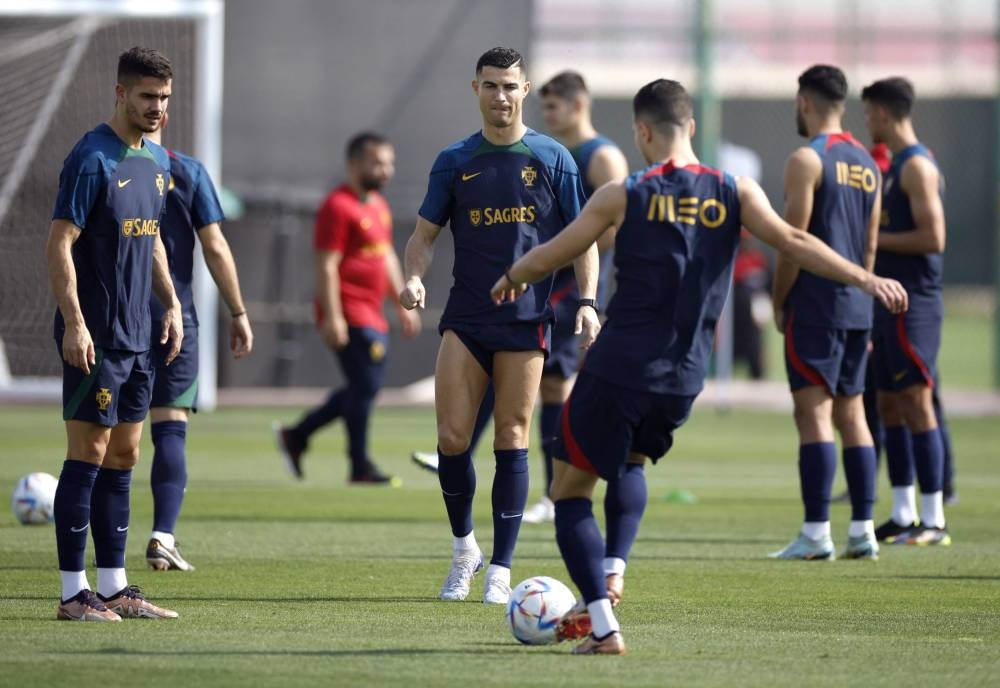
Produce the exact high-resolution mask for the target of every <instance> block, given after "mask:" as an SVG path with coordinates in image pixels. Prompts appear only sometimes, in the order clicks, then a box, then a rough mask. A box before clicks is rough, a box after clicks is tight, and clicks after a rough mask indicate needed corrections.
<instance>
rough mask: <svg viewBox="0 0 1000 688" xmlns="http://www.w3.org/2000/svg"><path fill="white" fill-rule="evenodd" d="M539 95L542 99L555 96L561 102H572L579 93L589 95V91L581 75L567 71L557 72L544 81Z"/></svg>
mask: <svg viewBox="0 0 1000 688" xmlns="http://www.w3.org/2000/svg"><path fill="white" fill-rule="evenodd" d="M539 93H540V94H541V96H542V98H547V97H549V96H555V97H556V98H562V99H563V100H573V99H574V98H576V97H577V96H578V95H580V94H581V93H589V91H588V90H587V82H586V81H584V80H583V75H581V74H580V73H579V72H574V71H572V70H567V71H565V72H559V73H558V74H556V75H555V76H554V77H552V78H551V79H549V80H548V81H546V82H545V84H544V85H543V86H542V88H541V89H540V90H539Z"/></svg>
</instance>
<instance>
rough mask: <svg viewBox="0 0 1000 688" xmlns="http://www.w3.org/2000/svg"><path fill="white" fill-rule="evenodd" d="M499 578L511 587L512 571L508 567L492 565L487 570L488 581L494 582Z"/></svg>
mask: <svg viewBox="0 0 1000 688" xmlns="http://www.w3.org/2000/svg"><path fill="white" fill-rule="evenodd" d="M495 578H499V579H500V580H502V581H503V582H504V583H506V584H507V587H508V588H509V587H510V569H509V568H507V567H506V566H498V565H497V564H490V565H489V566H488V567H487V569H486V580H493V579H495Z"/></svg>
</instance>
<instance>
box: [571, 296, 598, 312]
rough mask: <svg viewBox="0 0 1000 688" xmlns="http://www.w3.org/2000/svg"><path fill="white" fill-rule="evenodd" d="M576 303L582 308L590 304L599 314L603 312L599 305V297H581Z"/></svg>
mask: <svg viewBox="0 0 1000 688" xmlns="http://www.w3.org/2000/svg"><path fill="white" fill-rule="evenodd" d="M576 303H577V308H581V307H583V306H590V307H591V308H593V309H594V312H595V313H597V314H598V315H600V314H601V309H600V308H598V307H597V299H580V300H579V301H577V302H576Z"/></svg>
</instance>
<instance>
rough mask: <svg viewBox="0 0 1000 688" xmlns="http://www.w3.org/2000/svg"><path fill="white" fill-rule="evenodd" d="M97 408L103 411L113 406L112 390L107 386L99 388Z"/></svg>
mask: <svg viewBox="0 0 1000 688" xmlns="http://www.w3.org/2000/svg"><path fill="white" fill-rule="evenodd" d="M96 399H97V408H98V409H100V410H101V411H107V410H108V407H109V406H111V390H110V389H108V388H107V387H101V388H100V389H98V390H97V396H96Z"/></svg>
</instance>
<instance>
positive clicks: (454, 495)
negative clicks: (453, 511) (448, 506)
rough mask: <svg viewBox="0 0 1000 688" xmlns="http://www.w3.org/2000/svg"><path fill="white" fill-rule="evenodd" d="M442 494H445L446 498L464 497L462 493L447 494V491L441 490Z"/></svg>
mask: <svg viewBox="0 0 1000 688" xmlns="http://www.w3.org/2000/svg"><path fill="white" fill-rule="evenodd" d="M441 494H443V495H444V496H445V497H461V496H462V493H461V492H447V491H445V490H441Z"/></svg>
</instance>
